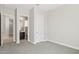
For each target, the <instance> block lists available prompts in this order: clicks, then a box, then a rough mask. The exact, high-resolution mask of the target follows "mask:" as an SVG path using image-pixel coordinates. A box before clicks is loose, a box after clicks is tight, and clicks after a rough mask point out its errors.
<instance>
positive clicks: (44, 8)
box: [0, 4, 62, 12]
mask: <svg viewBox="0 0 79 59" xmlns="http://www.w3.org/2000/svg"><path fill="white" fill-rule="evenodd" d="M0 6H3V7H8V8H23V9H25V10H28V11H29V10H30V9H31V8H33V7H34V6H36V4H1V5H0ZM60 6H62V4H39V6H38V7H39V9H40V10H41V11H43V12H46V11H49V10H51V9H52V10H53V9H55V8H57V7H60Z"/></svg>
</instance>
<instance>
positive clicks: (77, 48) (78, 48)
mask: <svg viewBox="0 0 79 59" xmlns="http://www.w3.org/2000/svg"><path fill="white" fill-rule="evenodd" d="M48 41H49V42H53V43H56V44H60V45H63V46H66V47H69V48H72V49H76V50H79V47H74V46H71V45H68V44H64V43H61V42H56V41H52V40H48Z"/></svg>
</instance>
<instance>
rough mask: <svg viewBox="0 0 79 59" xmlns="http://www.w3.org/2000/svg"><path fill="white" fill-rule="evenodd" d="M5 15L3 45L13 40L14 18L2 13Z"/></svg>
mask: <svg viewBox="0 0 79 59" xmlns="http://www.w3.org/2000/svg"><path fill="white" fill-rule="evenodd" d="M2 16H3V19H2V21H3V23H2V26H3V30H2V31H3V35H2V37H3V38H2V40H3V45H6V44H7V43H12V42H13V18H11V17H9V16H6V15H2Z"/></svg>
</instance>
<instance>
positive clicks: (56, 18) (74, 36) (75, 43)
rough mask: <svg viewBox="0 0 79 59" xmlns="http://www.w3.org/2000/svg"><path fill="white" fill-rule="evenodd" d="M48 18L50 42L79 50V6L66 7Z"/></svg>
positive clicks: (51, 13) (49, 14)
mask: <svg viewBox="0 0 79 59" xmlns="http://www.w3.org/2000/svg"><path fill="white" fill-rule="evenodd" d="M47 16H48V18H47V22H48V23H47V28H48V29H47V32H48V40H49V41H51V42H55V43H59V44H62V45H65V46H69V47H72V48H76V49H79V5H64V6H62V7H60V8H57V9H56V10H54V11H50V12H49V13H48V15H47Z"/></svg>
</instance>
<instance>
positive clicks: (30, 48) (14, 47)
mask: <svg viewBox="0 0 79 59" xmlns="http://www.w3.org/2000/svg"><path fill="white" fill-rule="evenodd" d="M78 53H79V50H75V49H72V48H68V47H65V46H62V45H58V44H55V43H51V42H40V43H37V44H36V45H34V44H32V43H30V42H27V41H25V42H21V44H14V43H8V44H5V45H4V46H3V47H0V54H78Z"/></svg>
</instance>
